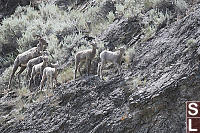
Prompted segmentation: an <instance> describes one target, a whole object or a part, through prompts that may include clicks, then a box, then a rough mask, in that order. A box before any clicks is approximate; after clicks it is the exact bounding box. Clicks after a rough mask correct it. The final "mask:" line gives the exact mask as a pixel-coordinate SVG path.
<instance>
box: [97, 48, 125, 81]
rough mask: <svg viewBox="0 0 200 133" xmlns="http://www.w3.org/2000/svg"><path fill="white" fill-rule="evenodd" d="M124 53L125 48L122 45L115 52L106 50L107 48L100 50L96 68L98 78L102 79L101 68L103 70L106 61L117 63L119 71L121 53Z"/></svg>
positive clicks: (119, 70)
mask: <svg viewBox="0 0 200 133" xmlns="http://www.w3.org/2000/svg"><path fill="white" fill-rule="evenodd" d="M124 53H125V48H124V47H120V48H119V49H118V50H117V51H115V52H112V51H107V50H104V51H102V52H101V53H100V59H101V63H99V64H98V69H97V74H98V76H99V75H100V78H101V79H103V75H102V70H103V67H104V65H105V64H106V63H107V62H112V63H114V64H115V65H117V68H118V73H119V72H121V65H120V63H121V59H122V55H123V54H124Z"/></svg>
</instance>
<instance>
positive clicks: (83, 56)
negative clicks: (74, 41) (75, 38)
mask: <svg viewBox="0 0 200 133" xmlns="http://www.w3.org/2000/svg"><path fill="white" fill-rule="evenodd" d="M90 45H92V49H87V50H83V51H80V52H78V53H76V55H75V73H74V80H75V79H76V73H77V70H78V71H79V73H80V75H81V76H82V74H81V71H80V68H81V67H82V65H83V64H84V63H85V62H86V65H87V74H88V76H89V72H90V66H91V61H92V60H93V58H94V57H95V55H96V49H97V48H98V47H97V45H96V43H94V42H93V43H90Z"/></svg>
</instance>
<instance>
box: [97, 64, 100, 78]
mask: <svg viewBox="0 0 200 133" xmlns="http://www.w3.org/2000/svg"><path fill="white" fill-rule="evenodd" d="M100 66H101V63H98V68H97V76H100V75H99V74H100Z"/></svg>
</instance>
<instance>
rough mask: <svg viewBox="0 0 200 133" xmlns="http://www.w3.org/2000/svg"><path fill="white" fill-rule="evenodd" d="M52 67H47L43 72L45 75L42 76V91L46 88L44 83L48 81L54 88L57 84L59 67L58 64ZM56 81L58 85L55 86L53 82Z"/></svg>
mask: <svg viewBox="0 0 200 133" xmlns="http://www.w3.org/2000/svg"><path fill="white" fill-rule="evenodd" d="M51 66H52V67H46V68H45V69H44V70H43V75H42V80H41V83H40V90H42V88H43V86H44V81H45V79H47V81H48V82H49V84H50V83H51V86H52V87H53V86H54V85H56V84H57V75H58V73H57V67H58V62H57V63H56V64H51ZM54 79H55V81H56V83H55V84H54V85H53V80H54Z"/></svg>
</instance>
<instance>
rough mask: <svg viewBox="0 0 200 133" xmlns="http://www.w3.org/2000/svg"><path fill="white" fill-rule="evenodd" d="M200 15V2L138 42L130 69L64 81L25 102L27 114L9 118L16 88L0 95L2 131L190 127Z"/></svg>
mask: <svg viewBox="0 0 200 133" xmlns="http://www.w3.org/2000/svg"><path fill="white" fill-rule="evenodd" d="M199 18H200V6H198V7H196V9H195V10H194V12H191V13H190V15H188V16H186V17H184V18H183V19H181V20H179V21H177V22H175V23H173V24H171V25H170V26H169V27H166V28H164V29H162V30H161V31H159V32H158V33H157V35H156V36H154V37H153V38H151V39H149V41H147V42H146V43H143V44H141V45H137V46H136V53H135V55H134V57H133V61H132V68H131V69H126V68H124V69H123V72H122V73H121V74H120V75H115V74H113V73H112V71H111V72H110V76H108V79H106V81H102V80H100V79H99V78H98V77H96V76H90V77H83V78H80V79H77V80H76V81H71V82H69V83H66V84H62V85H61V86H59V87H57V88H56V89H54V90H53V95H52V96H50V97H48V98H46V99H45V100H43V101H42V102H38V103H37V102H35V103H33V104H31V105H30V106H27V107H24V108H25V109H24V110H25V111H24V112H23V110H22V114H23V118H22V119H11V118H12V117H9V116H10V115H11V114H12V110H13V108H15V105H9V104H6V103H7V102H5V101H8V100H15V99H16V98H17V96H15V93H12V94H10V93H9V94H8V95H3V94H2V95H0V98H1V99H0V100H1V102H0V109H1V110H0V114H2V119H3V120H2V121H3V122H1V123H0V132H1V133H19V132H24V133H25V132H33V133H34V132H52V133H60V132H63V133H64V132H68V133H182V132H185V126H186V125H185V102H186V101H187V100H200V93H199V92H200V90H199V86H200V78H199V75H200V70H199V55H198V52H197V51H198V47H199V41H200V35H199V34H200V30H199V29H200V19H199ZM132 45H134V44H132ZM130 84H131V86H132V88H131V87H130ZM133 85H134V86H135V87H133ZM4 102H5V103H4ZM3 103H4V104H3Z"/></svg>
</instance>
